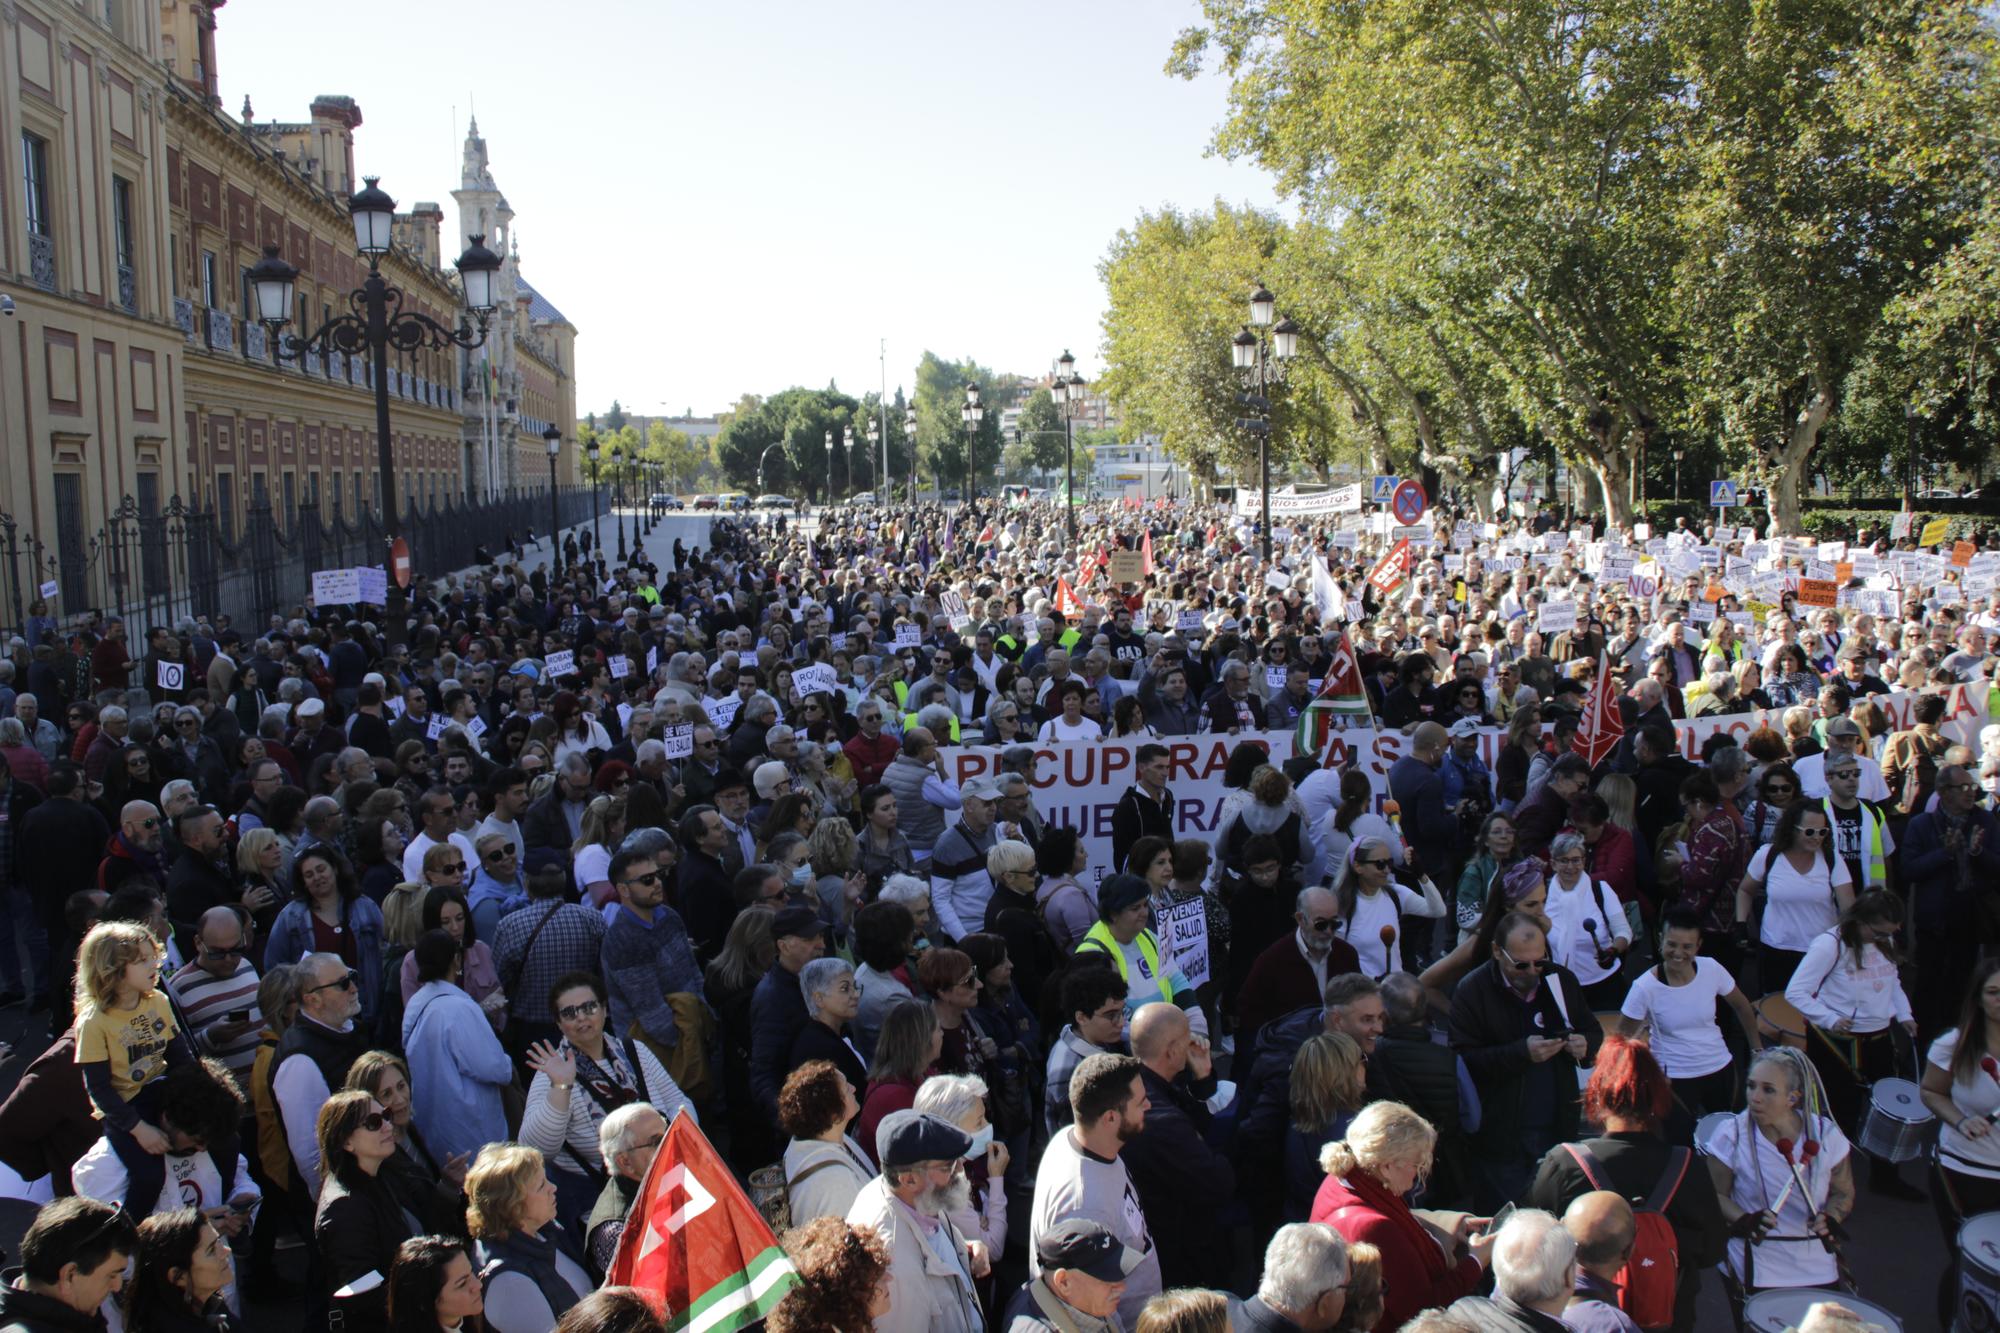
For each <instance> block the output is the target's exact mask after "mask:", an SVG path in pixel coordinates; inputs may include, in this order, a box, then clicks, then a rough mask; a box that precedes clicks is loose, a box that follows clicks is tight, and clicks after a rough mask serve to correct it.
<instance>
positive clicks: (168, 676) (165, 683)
mask: <svg viewBox="0 0 2000 1333" xmlns="http://www.w3.org/2000/svg"><path fill="white" fill-rule="evenodd" d="M185 679H186V668H185V667H183V666H182V665H181V664H180V663H179V662H162V663H160V673H159V682H160V688H161V689H163V690H178V689H179V688H180V687H181V683H182V681H183V680H185Z"/></svg>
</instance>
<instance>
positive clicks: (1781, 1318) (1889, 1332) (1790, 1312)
mask: <svg viewBox="0 0 2000 1333" xmlns="http://www.w3.org/2000/svg"><path fill="white" fill-rule="evenodd" d="M1821 1301H1835V1302H1838V1303H1839V1304H1841V1305H1844V1306H1846V1307H1847V1308H1848V1309H1850V1310H1852V1311H1854V1313H1856V1314H1858V1315H1860V1316H1861V1326H1862V1327H1863V1328H1868V1329H1880V1330H1881V1331H1882V1333H1903V1321H1902V1320H1901V1319H1898V1318H1897V1317H1896V1316H1895V1315H1892V1314H1890V1313H1889V1312H1888V1311H1887V1310H1885V1309H1883V1308H1882V1307H1881V1306H1879V1305H1876V1304H1874V1303H1873V1302H1871V1301H1864V1300H1862V1299H1861V1298H1860V1297H1859V1296H1850V1295H1848V1294H1847V1293H1846V1292H1844V1291H1827V1290H1825V1289H1823V1288H1820V1287H1773V1288H1771V1289H1770V1290H1769V1291H1760V1292H1757V1293H1756V1294H1755V1295H1753V1296H1751V1297H1749V1298H1748V1299H1747V1300H1745V1301H1744V1302H1743V1328H1744V1333H1785V1330H1787V1329H1792V1328H1797V1327H1798V1326H1799V1325H1800V1324H1801V1323H1802V1322H1804V1320H1805V1317H1806V1311H1808V1310H1810V1309H1812V1308H1813V1307H1814V1306H1815V1305H1818V1304H1819V1303H1820V1302H1821Z"/></svg>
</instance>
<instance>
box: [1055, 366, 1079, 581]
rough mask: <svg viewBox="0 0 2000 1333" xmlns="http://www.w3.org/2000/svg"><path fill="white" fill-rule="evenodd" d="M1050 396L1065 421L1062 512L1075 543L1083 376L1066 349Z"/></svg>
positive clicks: (1071, 538) (1057, 369)
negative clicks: (1077, 432) (1077, 417)
mask: <svg viewBox="0 0 2000 1333" xmlns="http://www.w3.org/2000/svg"><path fill="white" fill-rule="evenodd" d="M1049 396H1050V397H1052V398H1054V399H1055V400H1056V410H1057V411H1058V412H1061V413H1062V419H1063V511H1064V518H1065V520H1066V521H1067V522H1068V524H1069V535H1070V540H1072V541H1074V540H1076V427H1075V421H1076V411H1077V409H1078V408H1079V407H1082V406H1083V376H1081V375H1079V374H1077V373H1076V358H1075V357H1073V356H1071V355H1070V354H1069V349H1068V348H1067V347H1065V348H1064V349H1063V354H1062V355H1061V356H1059V357H1057V358H1056V377H1055V381H1054V382H1053V383H1052V384H1050V385H1049Z"/></svg>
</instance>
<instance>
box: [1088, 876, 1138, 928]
mask: <svg viewBox="0 0 2000 1333" xmlns="http://www.w3.org/2000/svg"><path fill="white" fill-rule="evenodd" d="M1149 893H1151V890H1150V889H1149V888H1148V887H1147V884H1146V881H1145V880H1143V879H1141V878H1139V876H1137V875H1113V876H1111V877H1110V878H1108V879H1106V880H1105V881H1104V882H1103V883H1102V884H1100V885H1098V886H1097V910H1098V912H1099V914H1100V915H1102V916H1103V917H1105V918H1106V919H1107V920H1108V919H1110V917H1111V915H1112V914H1113V913H1115V912H1122V911H1124V910H1125V909H1126V908H1128V907H1130V906H1132V904H1134V903H1142V902H1144V901H1146V898H1147V895H1148V894H1149Z"/></svg>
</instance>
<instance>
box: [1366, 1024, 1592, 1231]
mask: <svg viewBox="0 0 2000 1333" xmlns="http://www.w3.org/2000/svg"><path fill="white" fill-rule="evenodd" d="M1458 1060H1459V1056H1458V1052H1456V1051H1454V1050H1452V1049H1451V1047H1449V1046H1441V1045H1439V1044H1438V1043H1437V1042H1434V1041H1432V1040H1431V1034H1430V1032H1429V1030H1428V1029H1426V1028H1422V1027H1414V1026H1413V1027H1396V1028H1389V1029H1387V1030H1386V1031H1384V1032H1383V1033H1382V1036H1381V1037H1380V1038H1379V1039H1378V1040H1377V1041H1376V1043H1375V1050H1374V1053H1373V1054H1371V1055H1370V1056H1369V1057H1368V1091H1369V1095H1370V1096H1371V1097H1373V1098H1375V1099H1377V1100H1381V1101H1392V1102H1401V1103H1402V1104H1403V1105H1405V1106H1407V1107H1409V1108H1410V1109H1411V1110H1413V1111H1415V1112H1416V1113H1417V1114H1418V1115H1420V1116H1422V1117H1423V1118H1424V1119H1426V1120H1428V1121H1430V1122H1431V1126H1432V1128H1434V1129H1436V1130H1437V1147H1436V1149H1435V1150H1434V1151H1433V1153H1432V1157H1431V1177H1430V1186H1429V1188H1428V1189H1427V1190H1426V1191H1425V1194H1424V1201H1425V1203H1426V1205H1427V1206H1431V1207H1446V1208H1449V1207H1458V1206H1463V1205H1464V1201H1466V1200H1467V1199H1469V1197H1470V1191H1471V1189H1472V1160H1473V1158H1472V1140H1471V1139H1470V1138H1469V1137H1468V1136H1467V1135H1466V1132H1465V1125H1464V1123H1463V1121H1462V1119H1461V1117H1460V1115H1459V1106H1458ZM1557 1216H1561V1214H1557Z"/></svg>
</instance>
